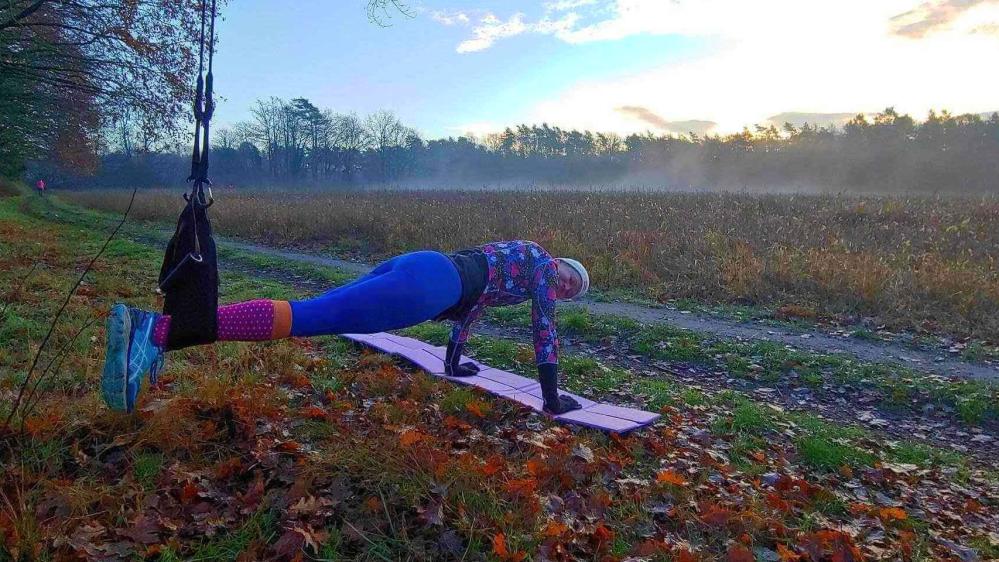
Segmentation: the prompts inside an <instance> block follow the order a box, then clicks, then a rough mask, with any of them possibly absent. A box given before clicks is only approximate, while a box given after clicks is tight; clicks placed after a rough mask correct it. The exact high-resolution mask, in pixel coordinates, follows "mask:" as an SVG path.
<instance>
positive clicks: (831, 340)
mask: <svg viewBox="0 0 999 562" xmlns="http://www.w3.org/2000/svg"><path fill="white" fill-rule="evenodd" d="M220 242H221V243H223V244H225V245H227V246H229V247H231V248H235V249H238V250H243V251H248V252H256V253H260V254H266V255H269V256H275V257H280V258H282V259H287V260H291V261H298V262H303V263H309V264H313V265H323V266H329V267H337V268H340V269H344V270H347V271H351V272H355V273H367V272H368V271H370V270H371V268H372V267H373V266H371V265H368V264H364V263H359V262H353V261H346V260H340V259H336V258H331V257H326V256H322V255H317V254H308V253H301V252H293V251H289V250H281V249H277V248H272V247H269V246H263V245H260V244H253V243H248V242H238V241H233V240H220ZM579 304H580V305H581V306H584V307H586V308H587V309H588V310H590V311H591V312H593V313H596V314H614V315H617V316H625V317H628V318H632V319H634V320H636V321H638V322H643V323H667V324H670V325H673V326H676V327H679V328H685V329H689V330H694V331H697V332H702V333H705V334H712V335H714V336H716V337H720V338H725V339H743V340H769V341H775V342H779V343H782V344H785V345H790V346H793V347H796V348H798V349H804V350H808V351H814V352H818V353H846V354H849V355H853V356H854V357H856V358H857V359H860V360H862V361H868V362H894V363H900V364H902V365H905V366H906V367H909V368H911V369H913V370H918V371H922V372H927V373H932V374H936V375H940V376H947V377H961V378H968V379H979V380H999V366H994V365H984V364H976V363H970V362H967V361H961V360H959V359H954V358H952V357H947V356H946V355H945V354H944V353H943V352H942V351H941V352H939V353H934V352H930V351H922V350H916V349H911V348H908V347H905V346H903V345H900V344H893V343H886V342H875V341H863V340H857V339H853V338H848V337H844V336H837V335H833V334H828V333H824V332H821V331H817V330H812V331H795V330H792V329H789V328H784V327H777V326H772V325H768V324H763V323H761V322H739V321H735V320H728V319H724V318H714V317H711V316H709V315H705V314H701V313H696V312H691V313H687V312H684V311H679V310H673V309H669V308H652V307H648V306H642V305H637V304H629V303H620V302H596V301H591V300H584V301H581V302H580V303H579Z"/></svg>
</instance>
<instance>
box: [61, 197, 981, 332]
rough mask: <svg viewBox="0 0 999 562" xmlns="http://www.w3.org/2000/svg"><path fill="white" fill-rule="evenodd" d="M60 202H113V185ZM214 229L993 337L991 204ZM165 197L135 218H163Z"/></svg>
mask: <svg viewBox="0 0 999 562" xmlns="http://www.w3.org/2000/svg"><path fill="white" fill-rule="evenodd" d="M65 198H66V199H68V200H70V201H72V202H75V203H80V204H85V205H87V206H90V207H95V208H100V209H107V210H120V209H121V208H123V206H124V204H125V202H126V201H127V199H128V194H126V193H121V192H100V191H96V192H76V193H71V194H67V195H65ZM220 199H221V201H220V204H218V205H216V206H215V207H214V208H213V211H214V216H215V219H216V221H217V230H218V232H219V233H221V234H222V235H224V236H237V237H245V238H250V239H255V240H259V241H262V242H266V243H270V244H276V245H284V246H289V245H292V246H309V247H313V248H322V249H336V250H337V251H338V252H355V253H358V254H361V255H363V256H365V257H367V258H368V259H377V258H379V257H384V256H387V255H391V254H395V253H398V252H404V251H408V250H414V249H419V248H435V249H441V250H454V249H458V248H462V247H467V246H472V245H475V244H479V243H482V242H484V241H488V240H495V239H508V238H525V239H531V240H536V241H538V242H539V243H541V244H542V245H544V246H545V247H547V248H548V249H549V250H550V251H551V252H552V253H554V254H556V255H569V256H574V257H577V258H579V259H580V260H581V261H583V262H584V263H586V264H587V265H588V266H589V267H590V269H591V272H592V276H593V280H594V284H595V286H597V287H600V288H602V289H615V288H625V289H638V290H640V291H641V292H643V293H644V294H646V295H647V296H649V297H651V298H653V299H657V300H660V301H665V300H668V299H684V298H686V299H696V300H699V301H702V302H706V303H741V304H754V305H762V306H769V307H785V310H788V311H791V312H792V313H794V314H793V315H799V316H809V315H813V314H819V315H847V316H857V317H861V316H869V317H875V318H877V319H878V321H880V322H884V323H885V324H887V325H888V326H890V327H892V328H896V329H911V330H926V331H931V332H947V333H952V334H956V335H964V336H973V337H977V338H983V339H986V340H993V341H995V340H999V265H997V256H999V200H997V199H995V198H986V199H970V198H967V199H964V198H946V199H945V198H931V197H884V198H880V197H858V196H791V195H770V196H755V195H739V194H675V193H669V194H666V193H660V194H634V193H630V194H614V193H543V192H504V193H481V192H476V193H469V192H428V191H423V192H404V193H399V192H351V193H310V194H301V193H293V194H290V193H287V192H285V193H250V192H246V193H222V194H221V197H220ZM179 205H180V203H179V201H178V194H177V192H176V191H148V192H143V193H142V194H141V195H140V197H139V198H138V200H137V209H135V210H133V216H134V217H136V218H137V219H148V220H173V217H174V216H175V214H176V212H177V210H178V208H179Z"/></svg>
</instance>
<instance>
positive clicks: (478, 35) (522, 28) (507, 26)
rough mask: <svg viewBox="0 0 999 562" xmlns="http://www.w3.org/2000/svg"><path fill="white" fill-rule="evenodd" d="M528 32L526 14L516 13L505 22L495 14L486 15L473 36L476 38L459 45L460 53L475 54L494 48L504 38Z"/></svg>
mask: <svg viewBox="0 0 999 562" xmlns="http://www.w3.org/2000/svg"><path fill="white" fill-rule="evenodd" d="M526 31H528V26H527V24H525V23H524V14H522V13H516V14H514V15H512V16H510V19H508V20H506V21H503V20H501V19H499V18H498V17H496V16H495V15H494V14H491V13H490V14H486V15H485V16H483V17H482V19H481V20H480V21H479V25H477V26H476V27H475V28H474V29H472V35H474V38H472V39H467V40H465V41H462V42H461V43H460V44H459V45H458V52H459V53H474V52H475V51H481V50H484V49H488V48H489V47H492V46H493V43H495V42H496V40H498V39H502V38H504V37H513V36H514V35H520V34H521V33H524V32H526Z"/></svg>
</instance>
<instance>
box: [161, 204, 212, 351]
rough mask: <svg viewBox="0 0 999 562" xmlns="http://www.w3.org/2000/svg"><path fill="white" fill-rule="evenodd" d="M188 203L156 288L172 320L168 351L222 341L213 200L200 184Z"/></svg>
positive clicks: (181, 214)
mask: <svg viewBox="0 0 999 562" xmlns="http://www.w3.org/2000/svg"><path fill="white" fill-rule="evenodd" d="M184 199H186V200H187V205H186V206H185V207H184V210H183V211H182V212H181V213H180V216H179V217H178V218H177V230H176V231H174V233H173V237H172V238H170V242H169V243H168V244H167V249H166V254H165V255H164V256H163V265H162V266H161V267H160V277H159V284H158V290H159V292H160V293H161V294H163V296H164V299H163V314H169V315H170V333H169V334H168V336H167V345H166V350H167V351H172V350H175V349H181V348H183V347H189V346H192V345H200V344H206V343H213V342H215V341H216V340H217V339H218V317H217V309H218V304H219V267H218V254H217V252H216V248H215V240H214V238H212V224H211V221H209V220H208V207H210V206H211V205H212V200H211V198H210V197H209V198H208V200H206V199H205V194H204V191H203V189H202V187H201V186H200V185H199V186H196V187H195V189H194V190H193V191H192V193H191V195H187V194H185V195H184Z"/></svg>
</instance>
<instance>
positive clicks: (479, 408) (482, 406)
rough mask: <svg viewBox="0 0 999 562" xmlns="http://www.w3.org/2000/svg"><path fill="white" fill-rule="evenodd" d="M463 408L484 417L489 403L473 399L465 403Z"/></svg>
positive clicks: (474, 414)
mask: <svg viewBox="0 0 999 562" xmlns="http://www.w3.org/2000/svg"><path fill="white" fill-rule="evenodd" d="M465 409H466V410H468V412H469V413H470V414H472V415H473V416H475V417H477V418H484V417H486V412H488V411H489V405H488V404H486V403H485V402H480V401H478V400H473V401H471V402H469V403H468V404H466V405H465Z"/></svg>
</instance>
